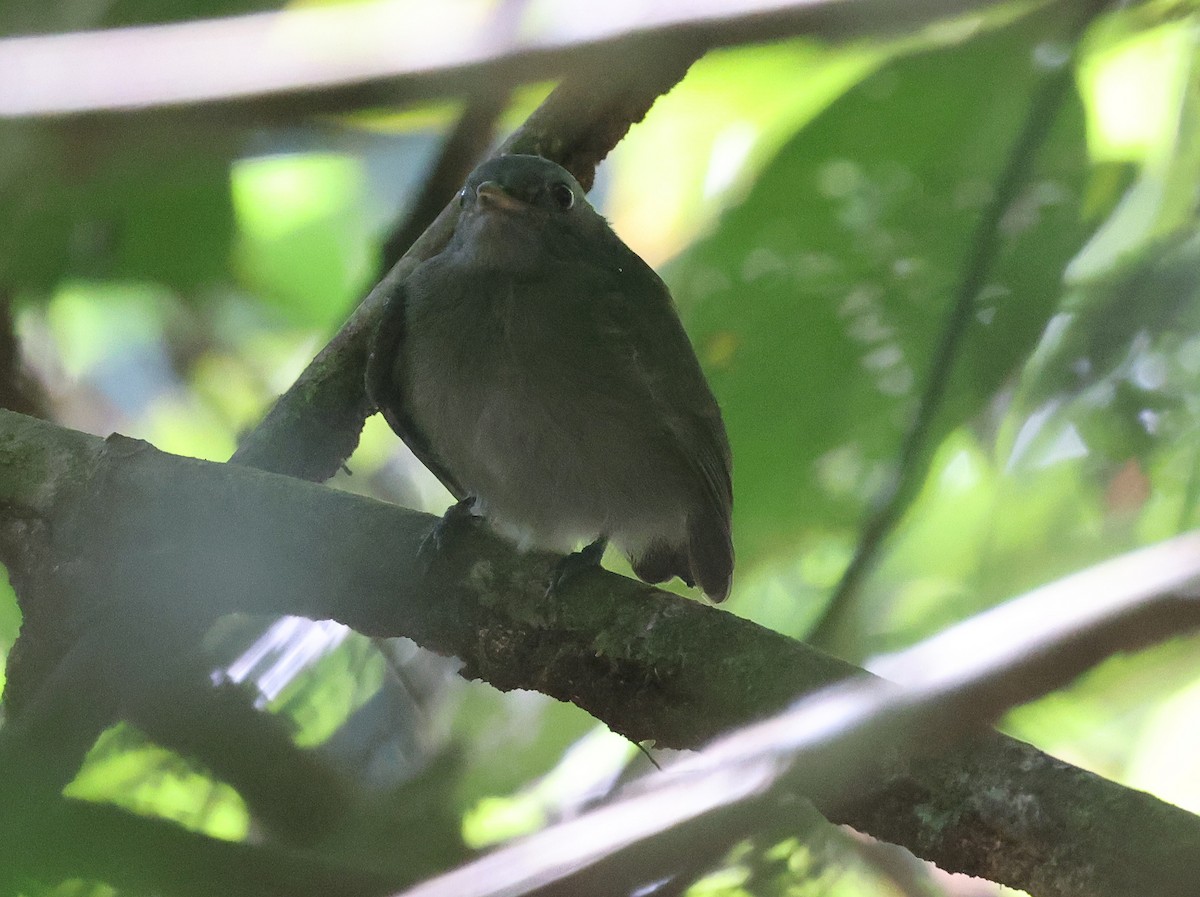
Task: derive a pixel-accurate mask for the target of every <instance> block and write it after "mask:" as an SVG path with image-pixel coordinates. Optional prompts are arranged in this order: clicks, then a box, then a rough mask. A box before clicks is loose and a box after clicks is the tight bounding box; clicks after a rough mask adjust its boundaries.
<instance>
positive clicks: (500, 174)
mask: <svg viewBox="0 0 1200 897" xmlns="http://www.w3.org/2000/svg"><path fill="white" fill-rule="evenodd" d="M458 203H459V205H460V207H461V209H462V212H461V217H460V218H459V223H458V226H457V227H456V229H455V237H456V241H457V242H459V243H460V245H461V246H462V248H463V249H465V250H466V251H468V252H469V253H470V255H471V257H472V258H473V260H475V261H476V262H478V263H479V264H481V265H485V266H488V267H501V268H511V269H513V270H517V269H521V268H525V267H527V266H529V265H532V264H536V263H537V262H538V261H539V260H540V259H541V258H542V256H543V254H545V253H549V254H551V255H554V254H556V253H557V251H558V250H557V247H558V246H559V245H560V244H561V243H562V242H563V240H564V239H568V238H569V237H570V236H571V235H572V234H575V235H584V234H586V233H587V232H589V231H590V230H591V229H592V228H594V227H595V226H596V222H597V221H599V222H600V223H601V225H603V219H602V218H600V216H599V215H597V214H596V212H595V211H594V210H593V209H592V207H591V206H590V205H589V204H588V201H587V199H586V197H585V195H584V191H583V188H582V187H581V186H579V182H578V181H576V180H575V178H574V177H572V176H571V173H570V172H569V171H567V170H566V169H565V168H563V167H562V166H561V165H557V164H555V163H554V162H551V161H549V160H548V159H543V158H542V157H541V156H524V155H512V156H499V157H497V158H495V159H489V160H488V161H486V162H484V163H483V164H482V165H480V166H479V167H478V168H476V169H475V170H474V171H473V172H471V175H470V176H469V177H468V178H467V182H466V184H465V185H464V186H463V188H462V190H460V191H459V194H458Z"/></svg>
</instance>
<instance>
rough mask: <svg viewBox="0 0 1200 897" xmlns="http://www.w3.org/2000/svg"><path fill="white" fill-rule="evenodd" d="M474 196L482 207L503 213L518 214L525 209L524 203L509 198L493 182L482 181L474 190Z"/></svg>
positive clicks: (514, 198) (512, 197)
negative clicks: (488, 207)
mask: <svg viewBox="0 0 1200 897" xmlns="http://www.w3.org/2000/svg"><path fill="white" fill-rule="evenodd" d="M475 196H476V197H478V199H479V201H480V202H481V203H482V204H483V205H484V206H490V207H491V208H494V209H498V210H500V211H504V212H519V211H521V210H522V209H524V208H526V204H525V203H523V202H521V200H519V199H517V198H516V197H515V196H510V195H509V194H508V193H506V192H505V191H504V188H503V187H501V186H500V185H499V184H497V183H496V182H495V181H484V182H483V183H482V184H480V185H479V186H478V187H476V188H475Z"/></svg>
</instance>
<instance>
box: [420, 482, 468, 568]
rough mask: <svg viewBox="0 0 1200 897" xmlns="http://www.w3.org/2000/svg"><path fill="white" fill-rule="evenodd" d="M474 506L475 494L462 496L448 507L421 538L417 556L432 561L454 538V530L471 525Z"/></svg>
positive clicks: (428, 561) (427, 561)
mask: <svg viewBox="0 0 1200 897" xmlns="http://www.w3.org/2000/svg"><path fill="white" fill-rule="evenodd" d="M474 507H475V496H474V495H468V496H466V497H464V498H460V499H459V500H458V501H456V502H455V503H454V504H452V505H451V506H450V507H448V508H447V509H446V513H445V514H443V515H442V517H441V519H440V520H439V521H438V522H437V523H435V524H434V525H433V529H431V530H430V531H429V534H428V535H426V536H425V538H424V539H422V540H421V545H420V547H419V548H418V549H417V557H419V558H422V559H423V560H424V561H425V563H426V564H428V563H430V562H431V561H432V560H433V559H434V557H435V556H437V554H438V553H439V552H441V550H442V549H443V548H444V547H445V546H446V543H448V542H449V541H450V540H451V539H452V538H454V530H456V529H459V528H461V527H463V526H467V525H469V524H470V522H471V521H472V520H474V519H475V512H474V510H473V509H474Z"/></svg>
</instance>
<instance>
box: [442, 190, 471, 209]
mask: <svg viewBox="0 0 1200 897" xmlns="http://www.w3.org/2000/svg"><path fill="white" fill-rule="evenodd" d="M443 195H445V194H443ZM457 199H458V207H459V208H460V209H461V208H462V207H463V206H465V205H466V204H467V188H466V187H463V188H462V189H461V190H459V191H458V197H457Z"/></svg>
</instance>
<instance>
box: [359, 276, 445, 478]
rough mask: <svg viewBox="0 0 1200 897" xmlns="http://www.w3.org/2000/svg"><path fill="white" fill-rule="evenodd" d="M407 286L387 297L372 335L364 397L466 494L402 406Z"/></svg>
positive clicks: (420, 455) (432, 466)
mask: <svg viewBox="0 0 1200 897" xmlns="http://www.w3.org/2000/svg"><path fill="white" fill-rule="evenodd" d="M407 298H408V290H407V289H406V288H405V286H404V285H403V284H401V285H400V286H399V287H397V289H396V290H395V291H394V292H393V293H392V295H391V296H390V297H388V300H387V304H386V305H385V306H384V309H383V314H382V316H381V318H380V320H379V324H378V326H377V327H376V328H375V332H374V334H373V335H372V338H371V345H370V353H369V354H368V356H367V371H366V389H367V398H369V399H370V400H371V402H372V403H373V404H374V405H375V407H376V408H377V409H378V410H379V413H380V414H382V415H383V419H384V420H386V421H387V422H388V426H390V427H391V428H392V430H393V431H395V433H396V435H397V436H399V437H400V438H401V439H402V440H404V444H405V445H407V446H408V448H409V450H410V451H411V452H412V453H413V454H414V455H416V456H417V460H418V461H420V462H421V463H422V464H424V465H425V466H426V467H427V468H429V471H430V472H431V473H432V474H433V475H434V476H435V477H437V478H438V479H439V480H441V482H442V485H443V486H445V487H446V489H448V490H449V492H450V494H451V495H453V496H454V497H455V498H456V499H460V500H461V499H463V498H465V497H466V494H467V493H466V490H465V489H463V488H462V486H461V485H460V484H459V482H458V480H456V479H455V478H454V475H453V474H451V473H450V471H449V470H447V469H446V468H445V467H444V466H443V465H442V464H441V462H440V461H439V460H438V459H437V456H436V455H435V454H434V453H433V450H432V449H431V448H430V445H429V440H428V439H427V438H426V437H425V434H424V433H422V432H421V430H420V428H418V427H417V425H416V422H415V421H413V419H412V417H411V416H410V415H409V414H408V412H407V410H406V409H405V407H404V394H405V389H404V382H403V377H404V338H405V333H406V329H407V328H406V326H405V304H406V302H407Z"/></svg>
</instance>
